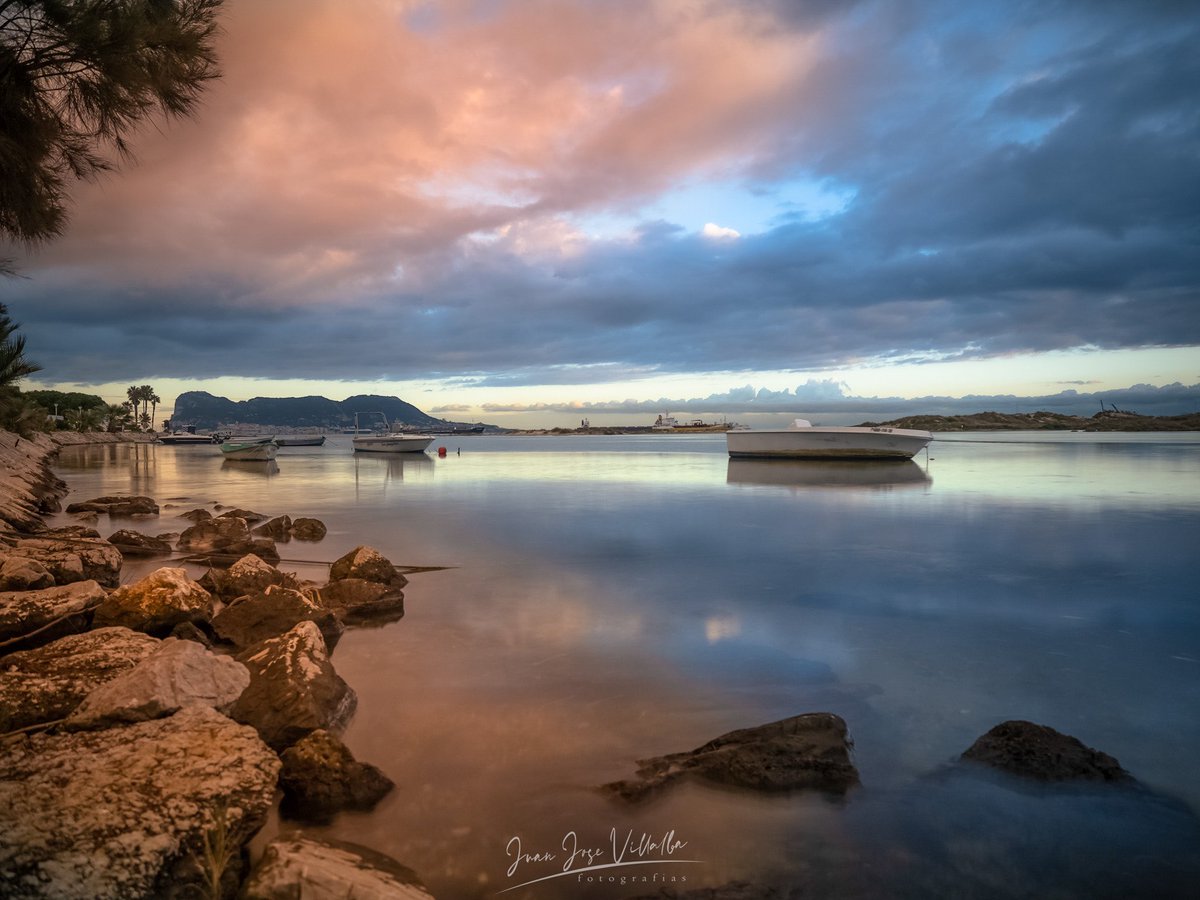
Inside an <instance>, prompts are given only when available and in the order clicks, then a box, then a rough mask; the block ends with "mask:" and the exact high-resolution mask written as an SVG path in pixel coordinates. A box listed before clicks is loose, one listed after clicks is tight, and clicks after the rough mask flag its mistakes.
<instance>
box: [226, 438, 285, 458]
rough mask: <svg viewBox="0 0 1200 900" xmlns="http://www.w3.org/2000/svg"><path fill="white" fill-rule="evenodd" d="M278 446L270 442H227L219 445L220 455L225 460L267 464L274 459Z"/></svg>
mask: <svg viewBox="0 0 1200 900" xmlns="http://www.w3.org/2000/svg"><path fill="white" fill-rule="evenodd" d="M278 452H279V446H278V445H277V444H276V443H275V442H274V441H272V440H266V441H254V442H252V443H239V442H236V441H227V442H226V443H224V444H222V445H221V455H222V456H224V457H225V458H226V459H240V460H249V461H252V462H267V461H268V460H272V459H274V458H275V454H276V453H278Z"/></svg>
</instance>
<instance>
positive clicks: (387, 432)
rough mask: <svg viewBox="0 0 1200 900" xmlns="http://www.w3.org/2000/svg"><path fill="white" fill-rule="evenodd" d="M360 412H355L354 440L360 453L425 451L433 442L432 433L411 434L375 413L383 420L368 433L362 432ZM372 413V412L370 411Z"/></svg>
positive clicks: (381, 414) (382, 415)
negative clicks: (397, 428) (359, 421)
mask: <svg viewBox="0 0 1200 900" xmlns="http://www.w3.org/2000/svg"><path fill="white" fill-rule="evenodd" d="M358 415H359V414H358V413H355V414H354V430H355V432H356V433H355V435H354V438H353V440H352V443H353V444H354V450H355V451H356V452H359V453H423V452H424V451H425V448H426V447H428V446H429V445H430V444H432V443H433V438H432V437H431V436H430V435H424V434H409V433H407V432H403V431H397V430H396V427H395V426H394V425H389V424H388V420H387V416H385V415H384V414H383V413H381V412H380V413H374V415H377V416H379V417H380V418H381V419H382V420H383V422H382V424H381V425H379V426H377V427H376V428H375V429H374V430H373V431H371V432H370V433H368V434H364V433H362V430H361V429H360V428H359V426H358ZM368 415H370V413H368Z"/></svg>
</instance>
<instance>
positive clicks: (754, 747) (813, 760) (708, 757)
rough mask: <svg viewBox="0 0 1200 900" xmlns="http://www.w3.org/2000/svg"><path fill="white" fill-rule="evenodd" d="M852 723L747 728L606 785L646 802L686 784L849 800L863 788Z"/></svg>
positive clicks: (825, 716)
mask: <svg viewBox="0 0 1200 900" xmlns="http://www.w3.org/2000/svg"><path fill="white" fill-rule="evenodd" d="M851 746H853V745H852V743H851V741H850V739H849V737H848V736H847V731H846V723H845V722H844V721H843V720H842V719H841V717H839V716H835V715H833V714H832V713H806V714H804V715H799V716H792V717H791V718H788V719H781V720H780V721H778V722H771V723H770V724H767V725H759V726H758V727H756V728H743V729H739V730H738V731H731V732H729V733H728V734H724V735H721V737H719V738H716V739H714V740H711V741H709V742H708V743H707V744H705V745H704V746H702V747H697V748H696V749H695V750H691V751H688V752H685V753H672V754H669V755H667V756H658V757H654V758H652V759H643V760H638V772H637V774H638V776H639V780H637V781H618V782H614V783H612V784H607V785H604V787H603V788H602V790H603V791H605V792H606V793H609V794H612V795H614V796H616V797H620V798H621V799H624V800H641V799H643V798H645V797H647V796H649V795H650V794H651V793H653V792H655V791H658V790H660V789H662V788H664V787H666V786H667V785H670V784H673V783H675V782H677V781H679V780H681V779H684V778H699V779H701V780H704V781H710V782H715V783H717V784H722V785H728V786H732V787H740V788H749V789H752V790H757V791H764V792H770V793H780V792H786V791H796V790H817V791H822V792H825V793H829V794H839V795H840V794H844V793H846V791H847V790H849V789H850V788H852V787H854V786H855V785H857V784H858V783H859V779H858V770H857V769H855V767H854V763H853V762H851V760H850V748H851Z"/></svg>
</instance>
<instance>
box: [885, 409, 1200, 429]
mask: <svg viewBox="0 0 1200 900" xmlns="http://www.w3.org/2000/svg"><path fill="white" fill-rule="evenodd" d="M862 424H863V426H865V427H868V428H871V427H878V426H888V427H891V428H917V429H920V430H922V431H933V432H939V431H1093V432H1110V431H1200V413H1188V414H1186V415H1181V416H1143V415H1141V414H1140V413H1136V412H1126V411H1124V410H1117V409H1106V410H1103V411H1101V412H1098V413H1096V414H1095V415H1094V416H1070V415H1065V414H1063V413H1055V412H1046V411H1044V410H1042V411H1038V412H1028V413H1001V412H978V413H971V414H969V415H962V416H935V415H920V416H905V417H904V418H902V419H892V420H890V421H888V422H863V423H862Z"/></svg>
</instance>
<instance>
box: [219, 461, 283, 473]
mask: <svg viewBox="0 0 1200 900" xmlns="http://www.w3.org/2000/svg"><path fill="white" fill-rule="evenodd" d="M221 468H222V469H225V470H227V471H230V472H235V471H236V472H250V473H253V474H255V475H278V474H279V463H277V462H275V460H273V459H268V460H265V461H264V460H260V459H228V458H226V459H225V460H224V461H223V462H222V463H221Z"/></svg>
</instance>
